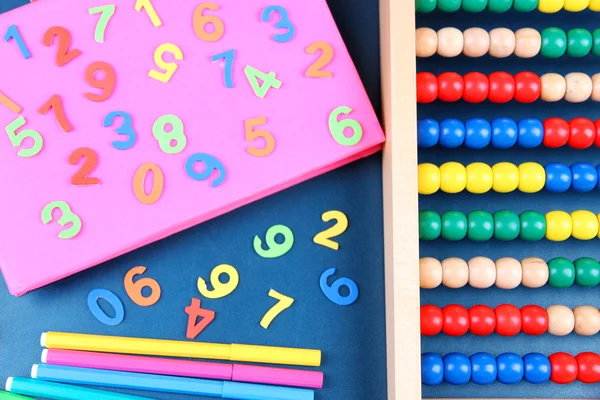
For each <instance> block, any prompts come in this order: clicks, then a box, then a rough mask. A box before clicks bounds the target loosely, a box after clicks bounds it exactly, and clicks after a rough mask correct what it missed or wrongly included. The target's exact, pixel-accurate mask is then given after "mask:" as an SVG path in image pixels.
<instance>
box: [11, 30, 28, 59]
mask: <svg viewBox="0 0 600 400" xmlns="http://www.w3.org/2000/svg"><path fill="white" fill-rule="evenodd" d="M10 39H14V41H15V43H17V46H18V47H19V51H20V52H21V55H22V56H23V58H24V59H28V58H31V53H30V52H29V49H28V48H27V45H26V44H25V41H24V40H23V36H21V32H19V28H18V27H17V26H16V25H11V26H9V27H8V29H7V30H6V33H5V34H4V41H5V42H9V41H10Z"/></svg>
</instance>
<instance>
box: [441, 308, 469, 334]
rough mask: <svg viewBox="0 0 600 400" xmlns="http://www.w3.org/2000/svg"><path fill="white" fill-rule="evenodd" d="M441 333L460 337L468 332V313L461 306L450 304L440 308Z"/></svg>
mask: <svg viewBox="0 0 600 400" xmlns="http://www.w3.org/2000/svg"><path fill="white" fill-rule="evenodd" d="M442 314H443V315H444V327H443V329H442V330H443V331H444V333H445V334H446V335H448V336H462V335H464V334H465V333H467V331H468V330H469V312H468V311H467V309H466V308H464V307H463V306H459V305H458V304H450V305H447V306H446V307H444V308H442Z"/></svg>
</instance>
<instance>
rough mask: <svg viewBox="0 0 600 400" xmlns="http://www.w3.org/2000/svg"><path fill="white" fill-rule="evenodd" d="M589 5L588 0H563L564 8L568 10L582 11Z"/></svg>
mask: <svg viewBox="0 0 600 400" xmlns="http://www.w3.org/2000/svg"><path fill="white" fill-rule="evenodd" d="M589 6H590V0H565V10H567V11H570V12H579V11H583V10H585V9H586V8H588V7H589Z"/></svg>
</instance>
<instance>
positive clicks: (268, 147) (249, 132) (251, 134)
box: [245, 117, 275, 157]
mask: <svg viewBox="0 0 600 400" xmlns="http://www.w3.org/2000/svg"><path fill="white" fill-rule="evenodd" d="M266 123H267V118H266V117H256V118H250V119H247V120H246V122H245V125H246V141H248V142H253V141H255V140H256V139H258V138H263V139H264V140H265V147H263V148H257V147H248V148H247V149H246V151H247V152H248V153H250V154H251V155H253V156H255V157H264V156H268V155H269V154H271V153H272V152H273V149H274V148H275V138H274V137H273V135H271V133H270V132H268V131H266V130H264V129H256V130H255V129H254V128H255V127H257V126H258V125H264V124H266Z"/></svg>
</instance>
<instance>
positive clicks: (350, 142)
mask: <svg viewBox="0 0 600 400" xmlns="http://www.w3.org/2000/svg"><path fill="white" fill-rule="evenodd" d="M351 112H352V109H351V108H350V107H348V106H341V107H338V108H336V109H335V110H333V111H332V112H331V114H329V132H331V136H333V138H334V139H335V141H336V142H338V143H339V144H341V145H342V146H354V145H355V144H357V143H358V142H360V140H361V139H362V135H363V130H362V126H360V124H359V123H358V121H355V120H353V119H350V118H347V119H343V120H341V121H338V117H339V116H340V114H344V115H347V114H350V113H351ZM346 128H350V129H352V130H353V133H352V136H346V135H344V130H345V129H346Z"/></svg>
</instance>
